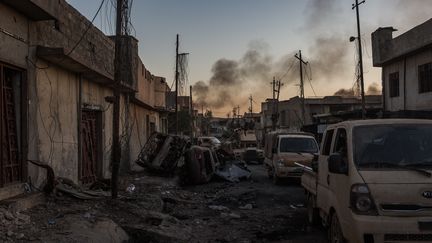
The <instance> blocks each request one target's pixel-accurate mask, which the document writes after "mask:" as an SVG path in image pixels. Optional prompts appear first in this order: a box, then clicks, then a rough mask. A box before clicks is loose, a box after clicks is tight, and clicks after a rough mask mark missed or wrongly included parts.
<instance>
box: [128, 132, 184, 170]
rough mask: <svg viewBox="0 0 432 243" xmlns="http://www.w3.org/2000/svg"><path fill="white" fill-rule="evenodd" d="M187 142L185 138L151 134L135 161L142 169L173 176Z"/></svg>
mask: <svg viewBox="0 0 432 243" xmlns="http://www.w3.org/2000/svg"><path fill="white" fill-rule="evenodd" d="M188 144H189V142H188V140H187V138H185V137H182V136H175V135H166V134H162V133H153V134H152V135H151V136H150V138H149V139H148V140H147V142H146V144H145V145H144V147H143V148H142V149H141V152H140V154H139V156H138V159H137V160H136V163H137V164H138V165H140V166H142V167H145V168H149V169H151V170H153V171H158V172H161V173H165V174H173V173H174V171H175V169H176V168H177V164H178V162H179V160H180V158H181V157H182V156H183V153H184V151H185V150H186V148H187V146H188Z"/></svg>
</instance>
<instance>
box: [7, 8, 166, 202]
mask: <svg viewBox="0 0 432 243" xmlns="http://www.w3.org/2000/svg"><path fill="white" fill-rule="evenodd" d="M30 1H35V2H41V5H46V6H48V7H49V9H48V10H47V12H48V13H50V14H51V13H52V14H53V16H54V17H56V18H57V20H58V22H57V24H56V22H55V21H54V20H44V21H32V20H31V18H34V16H31V17H29V16H28V15H27V16H24V15H23V14H21V13H20V12H18V11H17V10H15V9H13V8H11V7H9V5H5V4H3V3H0V62H3V63H6V64H9V65H13V66H17V67H19V68H22V69H23V70H24V72H25V73H26V77H27V80H25V81H26V82H24V83H23V86H25V87H26V88H27V90H28V101H23V102H24V103H27V104H28V107H27V110H28V116H27V118H28V123H27V124H25V127H27V132H28V154H26V156H27V157H28V159H31V160H37V161H42V162H46V163H48V164H49V165H50V166H51V167H52V168H53V169H54V173H55V176H58V177H65V178H69V179H71V180H73V181H74V182H76V183H79V170H78V167H79V161H80V158H79V145H80V134H79V133H80V131H79V124H80V117H79V113H80V111H81V110H82V109H91V110H96V111H99V112H100V114H101V120H102V121H101V126H102V127H101V130H102V132H101V139H102V141H101V143H102V146H101V147H102V148H101V150H102V151H101V154H100V156H101V158H100V170H101V171H100V174H99V175H101V176H102V177H103V178H110V176H111V174H110V173H111V171H110V163H111V145H112V123H113V106H112V105H111V104H110V103H108V102H107V101H106V99H105V98H106V97H109V96H113V91H112V87H111V86H110V84H111V83H112V82H113V80H112V79H113V73H114V67H113V57H114V42H113V40H112V38H110V37H107V36H105V35H104V34H103V33H102V32H101V31H100V30H98V29H97V28H95V27H94V26H93V27H91V28H90V29H89V31H88V33H87V34H86V35H85V36H84V38H83V40H82V41H81V42H80V44H79V45H78V46H77V47H76V48H75V49H74V51H73V52H71V53H69V52H70V51H71V50H72V49H73V48H74V47H75V44H76V43H78V41H79V39H80V38H81V36H82V34H83V33H84V31H85V29H87V26H88V25H89V24H90V22H89V21H88V20H87V19H86V18H85V17H84V16H82V15H81V14H80V13H79V12H78V11H76V10H75V9H73V8H72V7H71V6H69V5H68V4H67V3H66V2H65V1H64V0H59V1H49V4H44V2H43V1H39V0H30ZM10 6H13V5H10ZM21 12H22V11H21ZM42 12H43V11H42ZM39 16H42V15H39ZM46 16H47V15H43V16H42V17H46ZM48 17H49V15H48ZM132 42H134V43H132V44H133V45H134V48H135V47H137V46H136V45H137V42H136V40H133V41H132ZM38 46H43V47H48V48H60V49H64V52H63V53H61V54H59V55H60V56H59V57H58V58H60V60H63V59H66V58H68V59H69V60H68V61H64V62H63V61H61V62H55V61H52V60H51V61H47V60H49V59H47V58H46V57H42V56H41V55H40V53H38V48H37V47H38ZM64 54H69V55H67V56H65V55H64ZM62 55H63V56H62ZM129 58H130V59H131V64H132V65H133V66H136V69H135V71H136V72H134V74H133V75H131V76H130V77H131V79H137V80H136V82H135V81H134V80H132V83H134V82H135V83H137V87H136V88H135V89H136V90H139V92H138V93H137V94H136V97H137V98H138V99H139V100H141V101H142V102H144V103H145V104H146V105H148V107H147V106H142V105H136V104H132V103H131V102H130V98H131V97H132V96H133V93H128V94H124V95H122V97H121V110H120V114H121V116H120V127H121V128H120V132H121V134H120V135H121V139H122V164H123V165H125V166H126V167H127V169H129V167H131V168H133V169H137V168H136V166H135V165H134V161H135V160H136V158H137V156H138V154H139V151H140V150H141V148H142V146H143V145H144V143H145V142H146V141H147V138H148V136H149V129H148V125H147V124H149V123H150V122H152V123H154V124H155V130H156V131H160V126H161V122H160V121H161V116H160V114H159V113H158V112H157V111H156V109H155V108H154V107H155V106H158V107H165V95H164V92H163V90H164V89H166V82H165V79H164V78H161V77H155V76H153V75H152V74H151V73H150V72H149V71H148V70H146V69H145V67H144V65H143V64H142V62H141V61H140V60H139V58H138V56H137V53H136V56H135V54H134V55H130V56H129ZM132 59H133V60H132ZM70 63H72V64H73V63H79V65H78V67H79V68H81V69H83V70H84V71H83V72H80V71H76V70H77V66H70V65H69V64H70ZM138 64H139V65H138ZM80 77H81V79H80ZM80 80H81V81H82V83H81V84H82V85H81V86H80ZM101 80H103V82H101ZM80 87H81V102H80V100H79V97H80ZM125 87H127V88H129V90H130V91H133V90H134V88H133V87H132V88H131V87H128V86H127V85H125ZM80 103H81V106H80ZM24 157H25V156H24ZM28 174H29V176H30V178H31V182H32V183H33V184H35V185H37V186H40V185H42V184H43V183H44V181H45V179H46V173H45V170H44V169H40V168H39V167H36V166H33V165H28ZM26 179H27V178H24V180H26ZM1 190H2V189H0V191H1ZM0 194H1V193H0ZM1 195H2V194H1ZM1 199H2V198H0V200H1Z"/></svg>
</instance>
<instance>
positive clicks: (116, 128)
mask: <svg viewBox="0 0 432 243" xmlns="http://www.w3.org/2000/svg"><path fill="white" fill-rule="evenodd" d="M125 11H126V9H125V0H117V16H116V17H117V20H116V38H115V57H114V104H113V135H112V137H113V138H112V140H113V141H112V149H111V153H112V154H111V164H112V171H111V197H112V198H113V199H116V198H117V196H118V175H119V169H120V160H121V144H120V134H119V133H120V83H121V81H122V63H121V58H120V56H121V53H122V48H123V41H122V36H123V30H122V28H123V26H124V23H123V21H124V20H125V19H126V18H125V16H124V15H125Z"/></svg>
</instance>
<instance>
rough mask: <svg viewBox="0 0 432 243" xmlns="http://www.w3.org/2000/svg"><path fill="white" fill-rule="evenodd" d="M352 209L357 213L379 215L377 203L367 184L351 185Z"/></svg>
mask: <svg viewBox="0 0 432 243" xmlns="http://www.w3.org/2000/svg"><path fill="white" fill-rule="evenodd" d="M350 196H351V198H350V202H351V210H352V211H353V212H354V213H356V214H364V215H377V214H378V213H377V210H376V206H375V203H374V201H373V199H372V195H371V194H370V191H369V188H368V186H367V185H366V184H354V185H352V187H351V195H350Z"/></svg>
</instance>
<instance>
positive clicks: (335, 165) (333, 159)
mask: <svg viewBox="0 0 432 243" xmlns="http://www.w3.org/2000/svg"><path fill="white" fill-rule="evenodd" d="M328 170H329V172H330V173H334V174H344V175H347V174H348V164H347V163H346V161H344V159H343V158H342V155H340V154H339V153H334V154H331V155H330V157H329V158H328Z"/></svg>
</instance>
